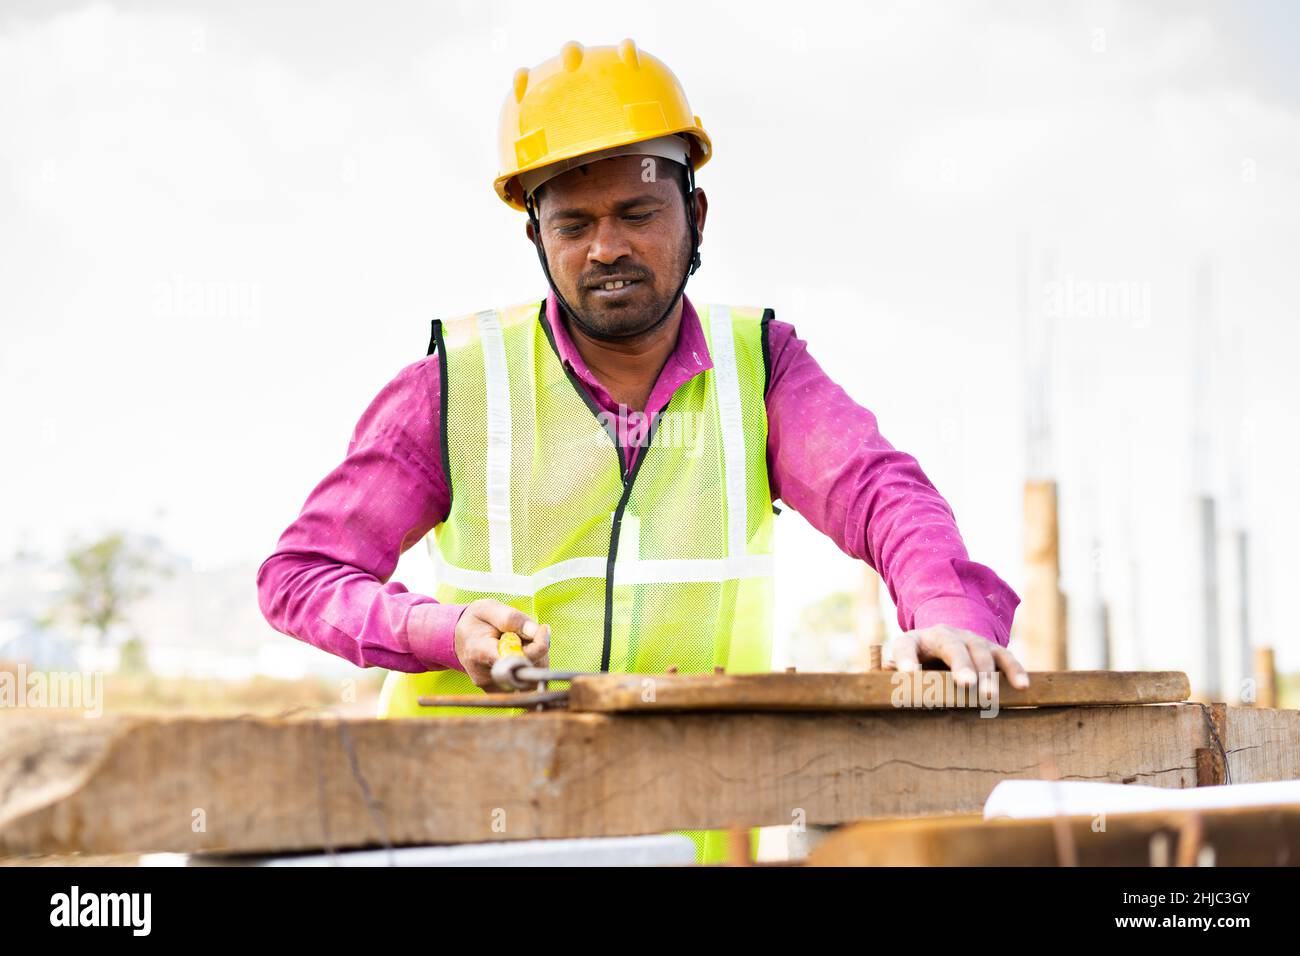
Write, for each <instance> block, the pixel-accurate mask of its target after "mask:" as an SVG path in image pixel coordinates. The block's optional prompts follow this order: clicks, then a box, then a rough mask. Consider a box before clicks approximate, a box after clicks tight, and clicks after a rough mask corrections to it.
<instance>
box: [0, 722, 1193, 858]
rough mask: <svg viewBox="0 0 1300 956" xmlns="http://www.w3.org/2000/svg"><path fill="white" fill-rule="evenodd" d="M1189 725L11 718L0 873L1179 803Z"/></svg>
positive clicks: (1, 751) (2, 782) (1189, 754)
mask: <svg viewBox="0 0 1300 956" xmlns="http://www.w3.org/2000/svg"><path fill="white" fill-rule="evenodd" d="M1205 736H1206V735H1205V723H1204V720H1203V718H1202V716H1201V712H1200V708H1199V707H1198V706H1196V705H1172V706H1147V707H1089V708H1044V709H1023V710H1015V709H1009V710H1004V711H1002V712H1001V713H1000V714H999V716H998V717H996V718H993V719H989V718H986V717H983V716H981V715H980V713H978V712H975V711H969V710H947V711H924V710H902V711H866V712H859V713H830V714H806V713H780V714H776V713H769V714H763V713H728V714H636V715H624V716H620V715H604V714H571V713H570V714H566V713H530V714H528V715H526V716H522V717H518V718H506V719H497V720H483V719H476V718H474V717H443V718H438V719H436V720H421V719H418V718H414V719H406V720H389V721H378V720H344V721H336V720H320V719H280V720H268V719H218V718H209V719H200V718H183V719H182V718H170V719H168V718H145V717H104V718H101V719H99V720H94V721H89V720H83V719H79V718H66V719H57V718H50V717H36V718H30V717H7V718H4V719H0V855H6V854H8V855H15V854H41V853H45V854H48V853H66V852H76V851H80V852H86V853H122V852H136V851H175V852H198V851H207V850H216V851H223V850H224V851H247V852H266V851H280V850H295V849H324V850H327V849H329V848H331V847H356V846H375V845H383V844H384V843H385V842H386V841H387V842H391V843H392V844H394V845H414V844H428V843H460V842H477V841H487V840H522V839H533V838H545V837H577V836H617V835H633V834H643V833H660V832H664V831H667V830H674V829H702V828H715V827H716V828H722V827H730V826H762V825H772V824H785V823H790V822H792V821H802V822H805V823H808V824H839V823H845V822H848V821H853V820H859V819H862V818H864V817H871V816H901V815H918V814H934V813H960V812H969V811H974V810H978V809H980V808H981V807H982V805H983V803H984V800H985V799H986V798H987V796H988V794H989V792H990V791H991V790H992V789H993V787H994V786H995V785H996V784H997V783H998V782H999V781H1001V780H1005V779H1011V778H1033V777H1035V776H1037V774H1038V768H1039V766H1040V761H1041V760H1042V758H1043V755H1044V754H1048V753H1050V754H1051V756H1052V758H1053V760H1054V762H1055V764H1056V767H1057V769H1058V771H1059V773H1060V775H1061V777H1062V778H1064V779H1077V780H1112V781H1118V782H1129V783H1132V782H1140V783H1146V784H1154V785H1157V786H1166V787H1190V786H1194V785H1195V782H1196V776H1195V762H1194V751H1195V749H1196V748H1197V747H1203V746H1205Z"/></svg>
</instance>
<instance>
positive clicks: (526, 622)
mask: <svg viewBox="0 0 1300 956" xmlns="http://www.w3.org/2000/svg"><path fill="white" fill-rule="evenodd" d="M478 616H479V620H482V621H486V622H487V623H488V624H490V625H492V626H493V627H495V628H496V629H497V630H498V631H500V632H505V631H514V632H515V633H516V634H519V635H520V636H522V637H536V636H537V632H538V628H539V625H538V623H537V622H536V621H534V620H533V619H532V618H531V617H529V616H528V615H527V614H525V613H524V612H523V611H521V610H519V609H518V608H515V607H511V606H510V605H509V604H502V603H501V602H500V601H491V600H488V601H484V602H483V604H482V606H481V607H479V608H478Z"/></svg>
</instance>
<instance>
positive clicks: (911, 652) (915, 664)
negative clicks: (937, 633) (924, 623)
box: [889, 633, 921, 671]
mask: <svg viewBox="0 0 1300 956" xmlns="http://www.w3.org/2000/svg"><path fill="white" fill-rule="evenodd" d="M889 656H890V658H892V660H893V662H894V666H895V667H897V668H898V669H899V670H900V671H915V670H920V669H921V660H920V658H919V657H918V656H917V646H916V638H915V637H914V636H913V635H912V634H910V633H908V634H900V635H898V637H896V638H894V640H893V641H892V642H891V643H890V645H889Z"/></svg>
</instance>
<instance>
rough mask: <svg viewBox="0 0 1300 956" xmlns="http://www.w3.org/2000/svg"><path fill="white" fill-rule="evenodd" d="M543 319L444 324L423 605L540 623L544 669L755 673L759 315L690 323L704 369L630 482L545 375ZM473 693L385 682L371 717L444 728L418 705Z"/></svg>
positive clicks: (464, 680)
mask: <svg viewBox="0 0 1300 956" xmlns="http://www.w3.org/2000/svg"><path fill="white" fill-rule="evenodd" d="M542 307H543V303H538V302H533V303H529V304H527V305H523V306H516V307H512V308H508V309H503V310H500V311H497V310H489V311H486V312H480V313H477V314H476V315H473V316H467V317H464V318H461V319H456V320H451V321H449V322H447V323H445V324H444V326H443V327H442V332H443V334H444V336H445V340H444V342H443V352H444V354H443V356H442V359H443V361H444V363H445V364H444V368H445V369H446V377H445V378H444V380H443V388H444V394H446V395H447V396H448V404H447V406H446V407H447V408H448V409H449V412H448V414H447V415H445V416H444V427H445V428H446V429H447V433H448V435H447V448H448V458H447V463H448V470H449V475H450V479H451V486H452V488H451V490H452V508H451V513H450V514H449V515H448V516H447V519H446V520H445V521H444V522H443V523H442V524H441V525H439V526H438V527H437V528H436V529H435V530H434V532H433V533H432V534H431V536H430V539H429V546H430V551H431V553H432V556H433V559H434V562H435V568H436V576H437V580H438V589H437V592H436V597H437V598H438V599H439V600H440V601H445V602H449V603H455V604H467V603H469V602H470V601H473V600H476V599H478V598H483V597H490V598H494V599H496V600H499V601H503V602H505V603H508V604H511V605H513V606H515V607H518V608H520V609H521V610H523V611H524V612H525V613H527V614H529V615H530V616H532V617H534V618H536V619H538V620H540V621H542V622H544V623H548V624H550V625H551V628H552V638H551V664H552V666H554V667H557V668H565V669H575V670H616V671H627V672H646V673H655V672H662V671H663V670H665V669H667V667H668V666H670V665H675V666H676V667H677V668H678V670H679V671H681V672H682V673H692V672H707V671H709V670H711V669H712V668H713V667H714V666H724V667H726V668H727V669H728V670H730V671H733V672H734V671H754V670H766V669H767V668H768V667H769V666H770V654H771V630H772V620H771V617H772V615H771V599H772V582H771V576H772V507H771V492H770V488H769V486H768V476H767V463H766V443H767V417H766V409H765V406H764V402H763V399H764V391H765V388H766V367H765V360H764V354H763V320H764V315H765V313H764V311H763V310H761V309H752V308H740V307H727V306H716V305H715V306H710V307H707V308H704V309H701V310H700V312H699V315H700V321H701V325H702V326H703V328H704V331H705V335H706V337H707V339H708V343H709V351H710V354H711V356H712V359H713V368H712V369H708V370H702V371H701V372H699V373H697V374H696V375H695V376H694V377H692V378H691V379H690V380H689V381H687V382H685V383H683V384H682V385H681V386H679V388H678V390H677V391H676V392H675V393H674V395H673V397H672V399H671V401H670V402H669V404H668V406H667V407H666V408H665V409H664V410H663V411H662V412H661V413H660V414H658V415H656V416H655V417H654V419H653V420H652V421H651V423H650V427H649V442H648V445H647V446H646V447H642V448H641V449H640V451H639V452H638V455H637V459H636V461H635V463H634V465H633V468H632V469H631V470H630V471H628V470H627V469H626V467H625V458H624V453H623V451H622V449H621V448H620V447H619V446H618V439H619V437H620V436H618V434H617V426H618V422H617V419H615V418H614V417H613V416H610V415H609V414H607V413H603V412H602V411H601V410H600V409H599V408H598V407H597V406H596V405H595V404H594V402H593V401H592V400H591V397H590V396H589V395H588V394H587V393H586V392H585V391H584V390H583V386H582V385H581V384H580V383H579V382H578V381H577V379H576V378H575V377H574V376H573V374H572V372H571V371H570V370H569V369H567V368H566V367H565V366H564V365H563V364H562V363H561V362H560V360H559V357H558V353H557V351H556V349H555V344H554V338H553V336H552V334H551V330H550V328H549V326H548V323H547V319H546V317H545V314H544V312H543V310H542ZM767 315H769V316H770V313H767ZM475 692H476V688H475V687H474V686H473V684H472V683H471V682H470V681H469V678H468V677H466V676H465V675H464V674H463V673H461V672H459V671H443V672H436V673H430V674H420V675H412V674H391V675H389V679H388V681H387V682H386V684H385V687H384V693H383V695H382V699H381V716H403V715H417V714H435V713H452V712H455V711H454V710H453V709H451V708H437V709H434V708H422V707H420V706H419V705H418V703H417V702H416V698H417V697H419V696H423V695H425V694H443V693H475ZM461 712H463V713H472V714H476V715H478V716H487V715H488V714H489V713H501V712H496V711H493V712H487V713H485V711H483V710H481V709H480V710H476V709H461ZM505 713H515V711H507V712H505Z"/></svg>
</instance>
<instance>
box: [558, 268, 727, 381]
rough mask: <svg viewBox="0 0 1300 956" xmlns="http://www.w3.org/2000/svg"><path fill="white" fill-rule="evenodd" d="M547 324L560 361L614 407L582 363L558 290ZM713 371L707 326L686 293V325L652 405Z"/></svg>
mask: <svg viewBox="0 0 1300 956" xmlns="http://www.w3.org/2000/svg"><path fill="white" fill-rule="evenodd" d="M546 320H547V322H548V323H549V324H550V326H551V334H552V335H553V336H554V338H555V350H556V352H557V353H558V354H559V357H560V361H561V362H562V363H564V364H565V365H567V366H568V367H569V368H570V369H572V370H573V373H574V374H575V375H577V376H578V378H579V379H581V380H582V381H583V382H585V383H586V384H587V385H589V386H591V388H592V389H593V390H594V391H595V394H596V395H597V397H598V398H600V399H601V403H602V404H604V405H611V406H612V405H613V400H612V399H610V397H609V393H608V392H607V391H606V390H605V386H603V385H601V384H600V380H599V379H597V378H596V376H595V375H594V374H593V373H592V371H591V369H589V368H588V367H587V363H586V362H584V361H583V360H582V353H581V352H579V351H578V347H577V345H575V344H574V342H573V338H572V337H571V336H570V335H569V330H568V327H567V326H566V325H565V324H564V322H562V321H560V305H559V302H557V301H556V298H555V291H554V290H552V291H551V293H550V295H548V296H547V298H546ZM711 368H713V358H712V356H710V354H709V346H708V340H707V339H706V338H705V335H704V326H703V325H701V324H700V317H699V314H698V313H697V312H696V311H695V306H694V305H692V304H691V300H690V299H689V298H688V297H687V296H686V293H684V292H683V293H682V322H681V325H680V326H679V327H678V330H677V342H676V344H675V345H674V346H673V350H672V352H671V353H669V355H668V361H666V362H665V363H664V367H663V371H662V372H660V373H659V380H658V381H657V382H656V383H655V385H654V389H653V391H652V392H651V405H654V404H655V399H656V397H658V396H661V395H662V393H664V392H666V393H667V396H669V397H671V395H672V393H673V392H675V391H677V388H678V386H680V385H682V384H683V383H684V382H688V381H690V380H691V379H692V378H694V377H695V376H696V375H698V374H699V373H700V372H704V371H707V370H708V369H711ZM665 404H666V399H665Z"/></svg>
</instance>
